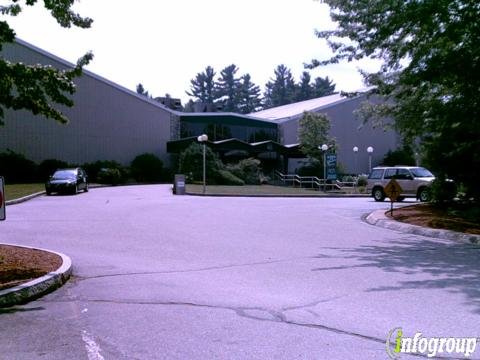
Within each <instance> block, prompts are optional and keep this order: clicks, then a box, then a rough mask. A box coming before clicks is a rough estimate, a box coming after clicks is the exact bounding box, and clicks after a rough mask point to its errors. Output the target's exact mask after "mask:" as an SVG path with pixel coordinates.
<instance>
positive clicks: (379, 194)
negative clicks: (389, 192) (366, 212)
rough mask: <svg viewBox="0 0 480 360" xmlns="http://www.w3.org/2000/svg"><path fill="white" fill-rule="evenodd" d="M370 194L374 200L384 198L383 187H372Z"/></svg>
mask: <svg viewBox="0 0 480 360" xmlns="http://www.w3.org/2000/svg"><path fill="white" fill-rule="evenodd" d="M372 196H373V198H374V199H375V201H383V200H385V193H384V192H383V189H382V188H380V187H376V188H373V190H372Z"/></svg>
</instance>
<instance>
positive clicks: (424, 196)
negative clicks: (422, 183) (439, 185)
mask: <svg viewBox="0 0 480 360" xmlns="http://www.w3.org/2000/svg"><path fill="white" fill-rule="evenodd" d="M418 199H419V200H420V201H421V202H427V201H430V191H429V190H428V188H422V189H420V190H419V191H418Z"/></svg>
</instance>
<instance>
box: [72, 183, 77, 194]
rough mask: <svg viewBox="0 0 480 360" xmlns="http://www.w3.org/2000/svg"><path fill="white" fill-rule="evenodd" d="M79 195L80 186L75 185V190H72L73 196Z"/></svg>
mask: <svg viewBox="0 0 480 360" xmlns="http://www.w3.org/2000/svg"><path fill="white" fill-rule="evenodd" d="M77 193H78V185H77V184H75V186H74V188H73V189H72V194H73V195H77Z"/></svg>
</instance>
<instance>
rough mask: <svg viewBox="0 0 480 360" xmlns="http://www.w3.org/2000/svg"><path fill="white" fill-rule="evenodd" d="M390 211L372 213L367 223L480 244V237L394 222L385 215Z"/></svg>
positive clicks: (438, 237) (409, 232)
mask: <svg viewBox="0 0 480 360" xmlns="http://www.w3.org/2000/svg"><path fill="white" fill-rule="evenodd" d="M387 211H388V210H376V211H374V212H372V213H370V214H369V215H368V216H367V217H366V218H365V221H366V222H367V223H369V224H370V225H375V226H380V227H383V228H386V229H390V230H397V231H401V232H404V233H408V234H415V235H422V236H427V237H432V238H437V239H445V240H453V241H458V242H462V243H466V244H475V245H479V244H480V235H474V234H466V233H461V232H457V231H451V230H443V229H431V228H426V227H423V226H418V225H412V224H406V223H402V222H400V221H396V220H392V219H390V218H388V217H387V216H386V215H385V212H387Z"/></svg>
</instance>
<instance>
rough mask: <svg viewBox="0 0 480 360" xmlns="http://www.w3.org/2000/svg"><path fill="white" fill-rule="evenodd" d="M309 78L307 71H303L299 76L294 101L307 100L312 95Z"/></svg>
mask: <svg viewBox="0 0 480 360" xmlns="http://www.w3.org/2000/svg"><path fill="white" fill-rule="evenodd" d="M310 80H311V77H310V74H309V73H308V72H307V71H304V72H303V73H302V76H301V77H300V83H299V84H298V86H297V91H296V94H295V100H296V101H303V100H309V99H312V98H313V97H314V92H313V89H312V85H311V84H310Z"/></svg>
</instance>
